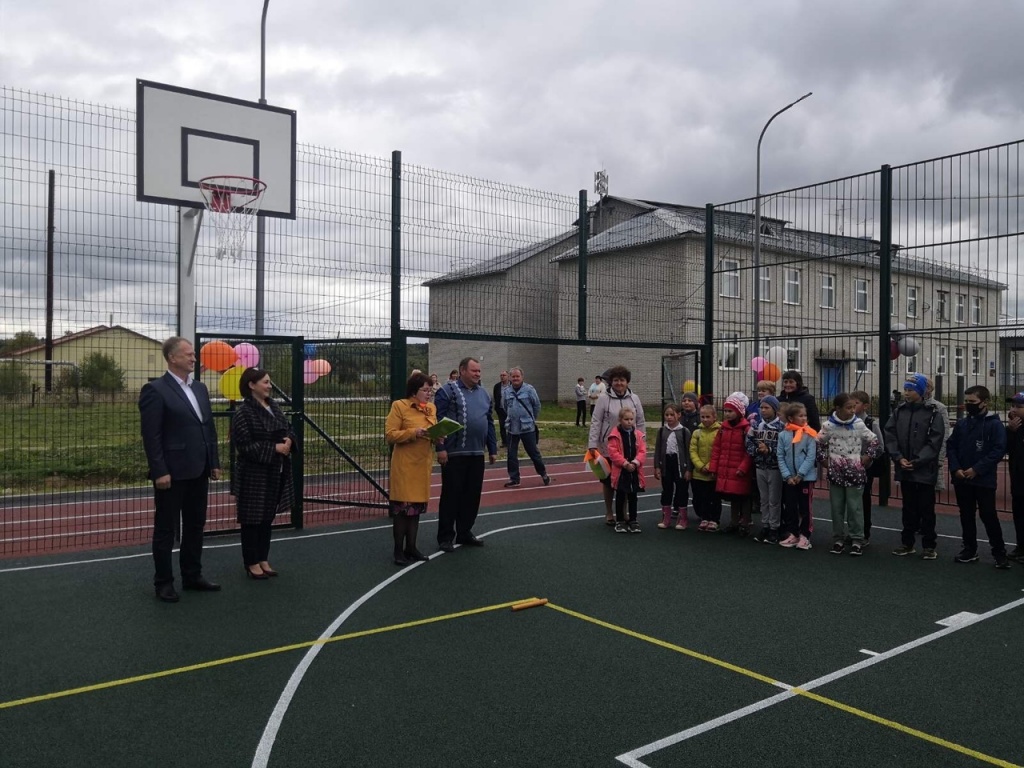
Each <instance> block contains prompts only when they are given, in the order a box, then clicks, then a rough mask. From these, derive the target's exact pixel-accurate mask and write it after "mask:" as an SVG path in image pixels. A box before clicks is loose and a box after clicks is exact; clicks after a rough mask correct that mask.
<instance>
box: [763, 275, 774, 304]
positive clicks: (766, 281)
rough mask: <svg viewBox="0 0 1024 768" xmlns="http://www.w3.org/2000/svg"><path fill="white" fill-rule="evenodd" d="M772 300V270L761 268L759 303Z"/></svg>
mask: <svg viewBox="0 0 1024 768" xmlns="http://www.w3.org/2000/svg"><path fill="white" fill-rule="evenodd" d="M771 300H772V268H771V267H761V301H771Z"/></svg>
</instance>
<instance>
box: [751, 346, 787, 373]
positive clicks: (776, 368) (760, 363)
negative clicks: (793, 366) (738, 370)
mask: <svg viewBox="0 0 1024 768" xmlns="http://www.w3.org/2000/svg"><path fill="white" fill-rule="evenodd" d="M787 358H788V353H787V352H786V348H785V347H769V348H768V351H767V352H765V354H764V357H761V356H758V357H755V358H753V359H751V361H750V370H752V371H753V372H754V373H755V374H757V378H759V379H762V380H765V381H778V380H779V379H780V378H782V370H783V369H784V368H785V367H786V360H787Z"/></svg>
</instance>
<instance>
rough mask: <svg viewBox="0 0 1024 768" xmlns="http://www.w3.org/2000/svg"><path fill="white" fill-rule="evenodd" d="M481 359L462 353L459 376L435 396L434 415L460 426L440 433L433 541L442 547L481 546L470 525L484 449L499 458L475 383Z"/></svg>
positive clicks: (483, 395) (485, 401)
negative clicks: (443, 435)
mask: <svg viewBox="0 0 1024 768" xmlns="http://www.w3.org/2000/svg"><path fill="white" fill-rule="evenodd" d="M480 376H481V370H480V361H479V360H477V359H476V358H475V357H467V358H464V359H463V360H462V361H461V362H460V363H459V378H458V379H457V380H456V381H449V382H448V383H447V384H445V385H444V386H443V387H441V389H439V390H438V391H437V394H436V395H435V396H434V405H435V407H436V409H437V418H438V419H442V418H449V419H452V420H453V421H457V422H459V424H462V426H463V429H461V430H459V431H458V432H455V433H453V434H451V435H448V437H446V438H445V440H444V442H443V443H442V444H441V445H440V446H439V447H438V450H437V461H438V463H439V464H440V465H441V500H440V503H439V504H438V510H437V517H438V521H437V544H438V547H439V548H440V549H441V551H442V552H452V551H454V550H455V545H456V544H463V545H467V546H474V547H482V546H483V545H484V542H483V540H482V539H479V538H477V537H476V536H475V535H473V524H474V523H475V522H476V516H477V514H478V513H479V511H480V494H481V493H482V492H483V487H484V451H485V450H486V451H487V453H488V456H489V458H490V463H491V464H493V463H494V462H495V461H496V460H497V458H498V444H497V441H496V440H495V439H494V420H493V419H492V417H491V398H490V396H489V395H488V394H487V390H485V389H484V388H483V387H482V386H480Z"/></svg>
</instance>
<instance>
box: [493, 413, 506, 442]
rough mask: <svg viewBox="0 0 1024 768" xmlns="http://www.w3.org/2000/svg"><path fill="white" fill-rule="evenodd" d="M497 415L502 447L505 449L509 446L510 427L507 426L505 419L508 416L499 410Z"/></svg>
mask: <svg viewBox="0 0 1024 768" xmlns="http://www.w3.org/2000/svg"><path fill="white" fill-rule="evenodd" d="M495 414H496V415H497V417H498V433H499V434H500V435H501V447H502V448H505V447H507V446H508V427H506V426H505V417H507V416H508V414H507V413H505V412H504V411H498V410H495Z"/></svg>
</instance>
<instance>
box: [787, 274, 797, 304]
mask: <svg viewBox="0 0 1024 768" xmlns="http://www.w3.org/2000/svg"><path fill="white" fill-rule="evenodd" d="M785 301H786V303H787V304H799V303H800V270H799V269H787V270H786V298H785Z"/></svg>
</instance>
